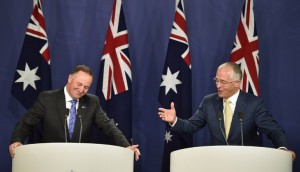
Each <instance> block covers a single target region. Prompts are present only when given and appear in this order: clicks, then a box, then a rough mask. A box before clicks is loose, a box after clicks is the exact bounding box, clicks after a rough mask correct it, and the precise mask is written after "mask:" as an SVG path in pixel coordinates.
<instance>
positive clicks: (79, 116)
mask: <svg viewBox="0 0 300 172" xmlns="http://www.w3.org/2000/svg"><path fill="white" fill-rule="evenodd" d="M78 118H79V121H80V132H79V143H80V142H81V134H82V120H81V115H78Z"/></svg>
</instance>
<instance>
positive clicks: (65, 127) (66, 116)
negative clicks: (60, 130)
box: [64, 108, 70, 143]
mask: <svg viewBox="0 0 300 172" xmlns="http://www.w3.org/2000/svg"><path fill="white" fill-rule="evenodd" d="M67 111H68V112H67V114H66V115H65V124H64V130H65V140H66V143H68V136H67V118H68V116H69V111H70V109H68V108H67Z"/></svg>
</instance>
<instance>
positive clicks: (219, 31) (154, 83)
mask: <svg viewBox="0 0 300 172" xmlns="http://www.w3.org/2000/svg"><path fill="white" fill-rule="evenodd" d="M112 3H113V1H112V0H89V1H86V0H64V1H60V0H44V1H43V7H44V9H43V11H44V16H45V21H46V26H47V33H48V39H49V47H50V55H51V66H52V81H53V88H61V87H63V86H64V85H65V83H66V81H67V76H68V74H69V72H70V70H71V69H72V68H73V67H74V66H75V65H77V64H86V65H89V66H91V67H92V69H93V70H94V73H95V74H96V77H95V78H98V76H97V75H98V72H99V66H100V56H101V52H102V48H103V45H104V40H105V35H106V30H107V26H108V21H109V17H110V13H111V9H112ZM243 3H244V1H243V0H222V1H220V0H206V1H204V0H187V1H186V2H185V9H186V18H187V27H188V34H189V40H190V48H191V58H192V65H193V68H192V72H193V73H192V79H193V85H192V87H193V89H192V94H193V109H195V108H196V107H197V106H198V105H199V103H200V102H201V100H202V98H203V96H204V95H206V94H208V93H211V92H214V91H215V86H214V83H213V82H212V78H213V77H214V75H215V70H216V67H217V66H218V65H219V64H220V63H222V62H224V61H228V59H229V56H230V52H231V48H232V44H233V39H234V35H235V31H236V29H237V24H238V20H239V17H240V12H241V7H242V5H243ZM123 5H124V12H125V18H126V22H127V28H128V32H129V44H130V53H131V55H130V56H131V62H132V72H133V73H132V74H133V96H134V97H133V106H134V109H133V126H132V127H133V128H132V130H133V138H134V142H135V143H139V144H140V149H141V152H142V157H141V159H140V161H138V162H136V166H137V171H141V172H158V171H159V169H160V166H161V160H162V153H163V139H164V134H165V133H164V132H165V124H164V123H163V122H161V120H160V119H159V118H158V117H157V109H158V101H157V97H158V92H159V85H160V81H161V74H162V70H163V65H164V60H165V57H166V50H167V43H168V39H169V38H168V37H169V34H170V29H171V25H172V22H173V16H174V10H175V1H174V0H164V1H162V0H151V1H149V0H124V2H123ZM254 6H255V7H254V12H255V17H256V22H257V30H258V35H259V47H260V71H259V72H260V88H261V97H263V98H264V99H265V102H266V104H267V106H268V108H269V110H270V111H271V113H272V114H273V115H274V116H275V118H276V119H277V120H278V122H279V123H280V124H281V126H282V127H283V128H284V130H285V132H286V134H287V137H288V140H289V143H290V147H289V148H290V149H292V150H294V151H296V153H297V152H298V153H299V152H300V148H299V145H300V137H299V131H300V125H299V122H300V113H299V112H300V106H299V95H300V94H299V92H298V89H299V88H300V79H299V76H298V75H297V74H298V73H299V71H298V70H299V65H300V55H299V48H300V22H299V21H300V20H299V18H300V1H299V0H263V1H259V0H254ZM31 10H32V1H31V0H1V1H0V21H1V27H0V57H1V58H0V90H1V99H0V106H1V107H0V109H1V113H0V119H1V120H0V140H1V142H0V155H1V160H0V161H1V163H0V171H1V172H9V171H11V159H10V157H9V154H8V145H9V139H10V135H11V131H12V129H13V127H14V125H15V123H16V121H17V120H18V119H19V118H20V116H22V115H23V113H24V112H25V109H24V108H23V107H22V106H21V105H20V104H19V103H18V102H17V101H16V99H15V98H14V97H12V96H11V94H10V88H11V84H12V80H13V77H14V73H15V68H16V65H17V60H18V58H19V55H20V51H21V47H22V44H23V39H24V36H25V29H26V26H27V24H28V20H29V17H30V14H31ZM95 88H96V82H94V83H93V86H92V88H91V90H90V92H91V93H95V92H96V90H95ZM208 140H209V135H208V133H207V129H204V130H202V131H199V132H198V133H197V134H195V139H194V142H195V143H194V144H195V146H200V145H207V144H208ZM265 146H270V143H269V142H266V143H265ZM299 162H300V161H299V160H296V161H295V162H294V171H300V163H299Z"/></svg>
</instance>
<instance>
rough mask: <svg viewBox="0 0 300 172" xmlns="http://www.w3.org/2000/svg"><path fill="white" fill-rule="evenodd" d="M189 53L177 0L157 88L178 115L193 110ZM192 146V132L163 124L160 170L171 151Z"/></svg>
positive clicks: (162, 101) (167, 167)
mask: <svg viewBox="0 0 300 172" xmlns="http://www.w3.org/2000/svg"><path fill="white" fill-rule="evenodd" d="M191 67H192V66H191V57H190V51H189V44H188V37H187V29H186V20H185V14H184V4H183V0H176V13H175V17H174V22H173V27H172V30H171V35H170V39H169V45H168V50H167V56H166V60H165V66H164V71H163V74H162V80H161V84H160V91H159V98H158V100H159V102H160V104H161V106H162V107H163V108H168V109H169V108H170V103H171V102H174V104H175V108H176V114H177V116H178V117H180V118H183V119H186V118H189V117H190V116H191V114H192V101H191V99H192V98H191ZM191 146H192V135H183V134H178V133H173V132H171V131H169V124H167V125H166V133H165V141H164V156H163V163H162V171H163V172H169V171H170V153H171V152H172V151H175V150H178V149H183V148H187V147H191Z"/></svg>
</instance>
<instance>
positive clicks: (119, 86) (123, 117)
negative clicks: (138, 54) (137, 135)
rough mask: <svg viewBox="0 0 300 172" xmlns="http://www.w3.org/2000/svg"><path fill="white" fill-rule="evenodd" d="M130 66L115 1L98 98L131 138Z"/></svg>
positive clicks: (120, 13) (125, 34)
mask: <svg viewBox="0 0 300 172" xmlns="http://www.w3.org/2000/svg"><path fill="white" fill-rule="evenodd" d="M131 80H132V77H131V62H130V57H129V44H128V32H127V27H126V23H125V17H124V12H123V8H122V1H121V0H115V1H114V5H113V10H112V15H111V18H110V22H109V27H108V29H107V34H106V40H105V45H104V49H103V52H102V58H101V66H100V74H99V79H98V85H97V95H98V96H99V99H100V105H101V107H102V108H103V110H104V111H106V113H107V114H108V116H109V117H110V118H113V119H114V121H115V123H116V124H117V125H118V127H119V128H120V130H121V131H122V132H123V134H124V135H125V136H126V137H127V139H130V138H131V136H132V132H131V131H132V128H131V126H132V125H131V124H132V122H131V119H132V90H131Z"/></svg>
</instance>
